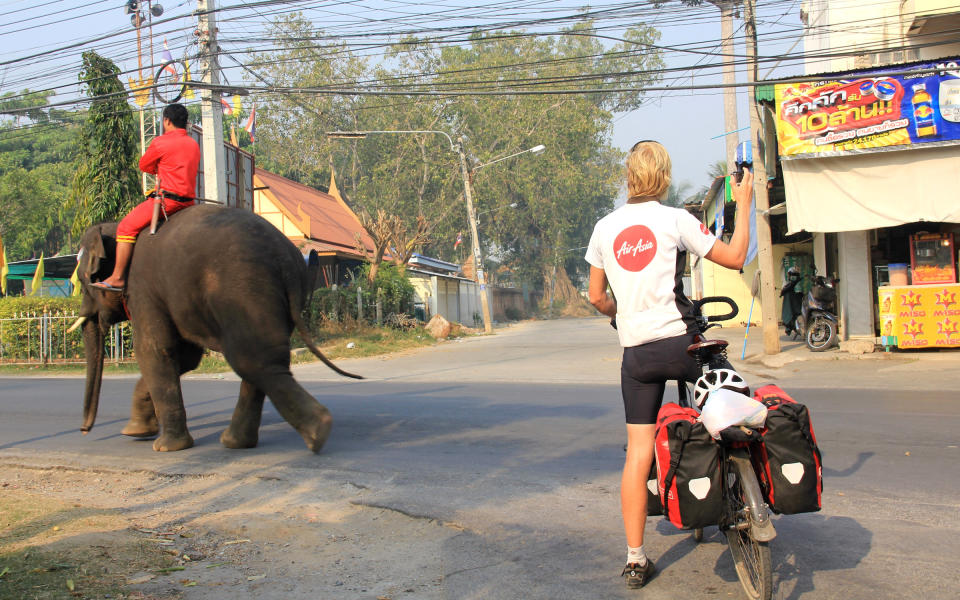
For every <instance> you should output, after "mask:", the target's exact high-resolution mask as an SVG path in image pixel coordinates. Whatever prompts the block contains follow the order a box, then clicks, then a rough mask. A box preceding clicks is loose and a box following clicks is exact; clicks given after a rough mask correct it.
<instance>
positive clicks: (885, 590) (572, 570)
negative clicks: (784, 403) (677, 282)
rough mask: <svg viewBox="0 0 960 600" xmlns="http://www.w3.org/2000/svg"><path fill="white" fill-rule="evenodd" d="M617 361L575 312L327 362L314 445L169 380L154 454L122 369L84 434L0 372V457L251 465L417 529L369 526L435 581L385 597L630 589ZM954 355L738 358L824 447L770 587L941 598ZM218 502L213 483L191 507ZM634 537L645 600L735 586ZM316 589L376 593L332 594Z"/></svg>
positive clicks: (195, 386) (592, 593) (65, 401)
mask: <svg viewBox="0 0 960 600" xmlns="http://www.w3.org/2000/svg"><path fill="white" fill-rule="evenodd" d="M618 354H619V350H618V349H617V347H616V340H615V336H614V335H613V332H612V330H610V329H609V327H608V326H607V325H606V323H605V322H604V321H603V320H602V319H581V320H561V321H550V322H536V323H525V324H522V325H519V326H515V327H512V328H509V329H506V330H501V331H499V332H498V334H497V335H496V336H491V337H484V338H475V339H470V340H466V341H463V342H446V343H443V344H439V345H438V346H436V347H434V348H431V349H428V350H426V351H423V352H418V353H416V354H409V355H405V356H400V357H393V358H390V359H363V360H349V361H343V362H342V364H341V366H343V367H344V368H347V369H348V370H352V371H355V372H359V373H362V374H365V375H368V376H369V377H370V379H369V380H366V381H358V382H354V381H348V380H344V379H340V378H338V377H336V376H335V375H332V374H330V373H329V372H328V371H325V370H324V367H322V366H319V365H306V366H301V367H297V369H296V375H297V378H298V379H299V380H300V381H301V382H302V383H303V384H304V386H305V387H306V388H307V389H308V390H309V391H310V393H312V394H313V395H315V396H316V397H317V399H318V400H319V401H320V402H322V403H324V404H326V405H327V406H328V407H329V408H330V410H331V411H332V413H333V415H334V430H333V435H332V437H331V438H330V441H329V442H328V444H327V446H326V447H325V448H324V450H323V452H322V453H321V454H319V455H313V454H310V453H309V452H308V451H307V450H306V448H305V447H304V445H303V443H302V441H301V440H300V438H299V436H297V435H296V434H295V433H294V432H293V431H292V429H291V428H290V427H289V426H288V425H287V424H286V423H284V422H283V421H282V419H281V418H280V417H279V416H278V414H277V413H276V412H275V411H274V410H273V408H272V407H270V406H268V408H267V409H266V411H265V414H264V420H263V427H262V429H261V437H260V446H259V447H258V448H256V449H253V450H248V451H230V450H226V449H224V448H222V447H221V446H220V445H219V443H218V441H217V440H218V436H219V434H220V432H221V431H222V429H223V428H224V427H225V426H226V424H227V422H228V420H229V418H230V414H231V412H232V410H233V404H234V399H235V397H236V393H237V390H238V384H237V382H236V381H235V380H234V378H233V377H232V376H227V377H226V378H224V379H217V378H212V377H209V376H207V377H194V378H186V379H185V380H184V384H183V389H184V397H185V398H187V411H188V419H189V425H190V428H191V432H192V434H193V436H194V438H195V440H196V442H197V445H196V447H194V448H192V449H190V450H187V451H183V452H178V453H172V454H159V453H155V452H153V451H152V449H151V446H150V443H149V442H147V443H144V442H138V441H134V440H130V439H128V438H125V437H123V436H121V435H120V433H119V431H120V428H121V427H122V426H123V424H124V423H125V422H126V419H127V416H128V402H129V397H130V393H131V391H132V389H133V384H134V379H132V378H110V379H107V380H105V382H104V385H103V394H102V399H101V404H100V414H99V418H98V422H97V426H96V427H95V428H94V430H93V431H92V432H91V433H90V435H87V436H81V435H80V433H79V426H80V420H81V417H80V409H81V398H82V380H80V379H76V378H58V379H30V378H6V379H0V463H4V464H30V465H37V464H47V465H69V466H72V467H76V468H80V469H105V468H110V469H131V470H141V469H144V470H148V471H154V472H158V473H166V474H201V475H202V474H204V473H218V474H221V475H222V474H231V473H232V474H235V475H236V476H237V477H238V478H242V477H250V476H251V475H259V476H269V478H270V479H271V480H272V481H275V482H277V483H276V485H274V489H273V492H272V493H273V494H274V495H275V496H277V497H281V496H284V495H286V496H289V495H290V494H298V495H299V496H302V497H310V498H316V497H324V498H327V499H329V500H330V501H331V502H333V501H343V502H348V503H350V504H351V505H354V506H364V507H374V508H379V509H384V510H386V511H390V513H391V514H392V515H394V516H395V517H399V518H402V519H408V520H415V521H425V522H430V523H435V524H437V525H439V526H437V527H434V528H433V529H431V530H418V532H419V533H417V536H419V537H418V539H417V540H414V539H410V540H403V539H395V538H392V537H391V530H390V527H389V526H386V525H387V522H389V520H386V519H385V521H386V522H385V523H384V525H385V526H386V527H384V528H383V530H381V531H379V532H377V535H376V536H374V537H373V539H374V540H380V541H379V542H376V541H374V543H380V544H393V545H396V547H397V548H398V549H401V550H398V552H402V548H404V546H405V545H406V546H407V547H410V548H416V549H417V552H418V556H416V557H412V556H409V555H407V556H404V555H402V554H398V555H397V556H396V559H397V560H398V561H403V563H404V564H405V567H404V570H405V571H408V572H409V571H411V570H412V571H414V572H419V573H420V574H422V575H424V576H426V575H427V574H430V575H436V576H437V577H436V579H437V580H438V581H439V583H438V585H437V586H436V587H434V588H432V591H429V592H424V593H423V594H422V595H421V596H417V595H416V594H410V595H407V596H403V597H408V598H415V597H424V598H441V597H442V598H552V599H556V598H626V597H635V596H638V595H639V594H637V593H635V592H633V593H631V592H628V591H627V590H626V589H625V588H624V586H623V583H622V581H620V580H619V578H618V577H617V575H618V574H619V569H620V567H621V566H622V564H621V562H622V559H623V557H624V554H625V549H624V546H625V543H624V540H623V534H622V530H621V526H620V520H619V493H618V485H619V474H620V466H621V464H622V459H623V450H622V445H623V443H624V438H625V433H624V429H623V416H622V406H621V403H620V398H619V375H618V371H619V363H618ZM957 363H960V361H951V360H940V361H930V362H924V361H914V360H907V359H892V360H836V361H799V362H794V363H791V364H789V365H787V366H785V367H782V368H780V369H771V368H769V367H764V366H762V365H756V364H746V365H743V370H742V372H743V373H744V374H745V376H747V378H748V380H750V381H751V382H754V383H762V382H766V381H776V382H777V383H779V384H780V385H782V386H783V387H784V388H785V389H787V390H788V391H789V392H790V393H791V394H792V395H793V396H794V398H796V399H797V400H798V401H801V402H804V403H806V404H807V405H808V406H809V407H810V409H811V413H812V417H813V423H814V426H815V429H816V434H817V439H818V441H819V443H820V446H821V449H822V451H823V459H824V479H825V482H824V500H823V505H824V509H823V511H821V512H819V513H815V514H806V515H793V516H784V517H778V518H777V519H776V521H775V523H776V527H777V531H778V537H777V539H776V540H774V541H773V542H772V543H771V548H772V552H773V558H774V581H775V585H776V593H775V596H774V597H775V598H785V599H795V598H843V599H850V600H858V599H867V598H869V599H878V598H880V599H884V598H891V599H892V598H898V599H899V598H903V597H918V598H920V597H922V598H954V597H957V596H958V592H957V590H956V584H955V578H956V575H955V574H956V572H957V571H958V569H960V536H958V533H960V531H958V529H960V510H958V505H960V502H958V499H957V497H958V491H960V448H958V446H960V434H958V428H960V404H958V402H957V399H958V394H957V392H956V391H955V390H957V389H958V388H957V385H958V384H960V381H957V379H958V375H957V372H958V370H957V369H956V368H955V367H956V366H957ZM668 393H671V392H668ZM269 500H270V499H266V498H265V499H264V502H267V501H269ZM233 507H234V506H233V505H232V504H231V499H230V497H229V495H228V494H227V493H226V492H224V494H223V496H222V498H219V499H218V501H217V502H214V503H212V505H211V507H210V510H227V509H230V508H233ZM397 531H401V528H398V529H397ZM403 531H406V529H403ZM648 532H649V534H648V538H647V541H646V548H647V549H648V553H649V554H650V555H651V556H653V557H654V559H655V560H656V563H657V565H658V567H659V568H660V570H661V573H660V574H659V575H658V577H657V578H656V579H654V580H653V581H652V582H651V583H650V584H649V585H648V586H647V587H646V588H644V590H643V591H642V592H641V593H642V595H643V597H644V598H653V599H668V598H681V597H682V598H715V597H731V598H739V597H741V596H742V593H741V591H740V589H739V584H738V583H737V581H736V576H735V574H734V571H733V567H732V563H731V561H730V558H729V554H728V553H727V552H726V546H725V544H724V543H723V541H722V536H721V535H720V534H719V533H718V532H717V531H716V529H712V530H709V529H708V530H707V539H706V540H705V541H704V542H703V543H701V544H696V543H695V542H694V541H693V539H692V536H691V535H690V534H689V533H688V532H682V531H679V530H677V529H675V528H674V527H673V526H671V525H670V524H669V523H665V522H663V520H662V519H660V518H656V519H653V520H652V521H651V524H650V526H648ZM391 547H392V546H391ZM316 560H317V561H322V560H327V559H323V558H320V557H318V558H317V559H316ZM358 564H362V561H361V562H358ZM322 566H323V565H319V564H318V565H317V568H318V570H319V569H320V568H321V567H322ZM388 573H389V571H388ZM387 576H389V575H387ZM361 577H362V574H361ZM380 577H383V575H380ZM317 585H319V583H318V584H317ZM367 587H371V588H372V586H367ZM316 589H317V588H314V589H313V590H312V591H311V593H316V591H315V590H316ZM357 589H358V590H359V588H357ZM301 591H302V590H301ZM200 593H201V592H199V591H198V592H197V594H200ZM234 593H235V592H234ZM295 596H296V597H299V596H297V594H295V593H293V592H291V593H290V594H288V595H287V597H295ZM185 597H186V598H193V597H198V598H199V597H204V598H206V597H211V598H212V597H215V596H200V595H197V596H192V595H189V594H188V595H186V596H185ZM303 597H309V596H307V595H304V596H303ZM314 597H323V596H322V595H321V596H314ZM330 597H338V598H374V597H376V595H371V594H370V593H364V592H362V591H355V592H351V591H349V590H348V589H344V588H340V589H338V590H337V593H336V594H335V595H332V596H330Z"/></svg>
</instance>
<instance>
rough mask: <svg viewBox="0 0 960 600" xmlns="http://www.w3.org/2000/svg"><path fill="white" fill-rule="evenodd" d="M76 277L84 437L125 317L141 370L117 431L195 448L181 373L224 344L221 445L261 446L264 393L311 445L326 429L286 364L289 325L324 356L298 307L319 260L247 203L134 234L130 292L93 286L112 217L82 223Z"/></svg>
mask: <svg viewBox="0 0 960 600" xmlns="http://www.w3.org/2000/svg"><path fill="white" fill-rule="evenodd" d="M80 245H81V250H80V253H79V256H78V257H77V260H78V263H79V268H78V269H77V274H78V276H79V279H80V281H81V282H82V287H83V299H82V302H81V307H80V318H79V319H78V320H77V323H75V325H74V326H75V327H76V326H77V325H81V324H82V326H83V340H84V346H85V350H86V359H87V376H86V389H85V392H84V399H83V427H82V428H81V431H83V433H84V434H86V433H87V432H89V431H90V429H91V428H92V427H93V423H94V421H95V419H96V416H97V407H98V404H99V399H100V384H101V380H102V377H103V359H104V336H105V335H106V333H107V331H108V330H109V327H110V326H111V325H113V324H114V323H119V322H121V321H125V320H127V319H128V318H129V320H130V321H132V322H133V325H134V334H133V345H134V350H135V352H136V357H137V362H138V363H139V365H140V372H141V377H140V380H139V381H137V384H136V387H135V389H134V392H133V406H132V409H131V416H130V422H129V423H127V425H126V426H125V427H124V428H123V432H122V433H123V434H124V435H129V436H132V437H138V438H145V437H154V436H157V434H159V436H158V437H157V438H156V440H155V441H154V442H153V449H154V450H157V451H160V452H167V451H174V450H183V449H184V448H189V447H191V446H192V445H193V438H192V437H191V436H190V433H189V432H188V431H187V419H186V411H185V410H184V405H183V395H182V393H181V389H180V376H181V375H183V374H184V373H186V372H187V371H190V370H192V369H195V368H196V367H197V365H198V364H199V363H200V359H201V357H202V355H203V350H204V348H210V349H211V350H216V351H218V352H221V353H222V354H223V356H224V358H225V359H226V361H227V362H228V363H229V364H230V367H231V368H233V370H234V371H236V373H237V374H238V375H239V376H240V377H241V378H242V380H243V381H242V383H241V384H240V397H239V399H238V400H237V406H236V409H235V410H234V412H233V418H232V419H231V421H230V425H229V426H228V427H227V429H226V430H225V431H224V432H223V434H222V435H221V436H220V442H221V443H222V444H223V445H224V446H226V447H228V448H252V447H254V446H256V445H257V440H258V435H259V428H260V417H261V414H262V410H263V401H264V395H266V396H269V397H270V400H271V401H272V402H273V404H274V406H276V408H277V411H278V412H279V413H280V415H281V416H283V418H284V419H285V420H286V421H287V422H288V423H290V425H292V426H293V428H294V429H296V430H297V432H299V433H300V435H301V436H303V439H304V440H305V441H306V443H307V447H308V448H310V449H311V450H313V451H314V452H319V451H320V449H321V448H322V447H323V444H324V442H326V440H327V437H328V436H329V433H330V427H331V425H332V418H331V416H330V411H328V410H327V408H326V407H324V406H323V405H321V404H320V403H319V402H317V401H316V400H315V399H314V398H313V397H312V396H311V395H310V394H308V393H307V391H306V390H304V389H303V388H302V387H301V386H300V384H298V383H297V382H296V380H294V378H293V374H292V373H291V372H290V335H291V334H292V332H293V330H294V329H296V330H297V331H298V332H299V333H300V336H301V338H303V340H304V342H305V343H306V344H307V346H308V347H309V348H310V350H311V351H312V352H313V353H314V354H316V355H317V357H319V358H320V359H321V360H322V361H323V362H324V363H326V364H327V365H328V366H329V367H330V368H332V369H333V370H334V371H336V372H337V373H340V374H341V375H344V376H347V377H354V378H357V379H362V377H360V376H358V375H353V374H351V373H347V372H346V371H343V370H341V369H340V368H338V367H336V366H335V365H334V364H333V363H331V362H330V361H329V360H327V358H326V357H325V356H324V355H323V354H322V353H321V352H320V351H319V350H318V349H317V347H316V344H314V342H313V341H312V340H311V337H310V335H309V333H308V331H307V329H306V327H305V326H304V324H303V320H302V318H301V314H300V313H301V310H302V309H303V307H304V305H305V303H306V302H307V300H308V298H309V295H310V294H311V292H312V290H313V282H314V281H315V280H316V273H317V269H318V261H317V260H316V254H315V253H311V255H310V261H309V262H310V264H309V265H308V264H307V263H306V262H305V261H304V258H303V256H302V255H301V254H300V251H299V250H298V249H297V248H296V247H295V246H294V245H293V243H292V242H291V241H290V240H289V239H287V237H286V236H284V235H283V234H282V233H281V232H280V231H279V230H278V229H277V228H276V227H274V226H273V225H271V224H270V223H269V222H267V221H266V220H265V219H263V218H262V217H260V216H259V215H256V214H254V213H252V212H250V211H248V210H243V209H239V208H222V207H218V206H212V205H201V206H195V207H191V208H189V209H186V210H183V211H180V212H178V213H177V214H174V215H171V216H170V218H169V220H168V221H167V222H166V223H164V224H163V226H162V227H160V228H159V230H158V231H157V233H156V234H155V235H151V234H150V233H148V232H146V231H145V232H144V233H143V234H141V235H140V237H139V238H138V240H137V243H136V246H135V249H134V253H133V259H132V261H131V263H130V270H129V274H128V276H127V284H126V290H125V291H124V292H123V293H119V292H115V291H105V290H101V289H100V288H97V287H95V286H93V285H91V284H92V283H95V282H97V281H102V280H103V279H106V278H107V277H108V276H109V275H110V273H111V272H112V271H113V266H114V261H113V257H114V255H115V249H116V224H115V223H103V224H100V225H94V226H92V227H90V228H89V229H88V230H87V231H86V233H84V235H83V239H82V240H81V243H80Z"/></svg>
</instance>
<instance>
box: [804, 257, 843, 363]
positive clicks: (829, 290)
mask: <svg viewBox="0 0 960 600" xmlns="http://www.w3.org/2000/svg"><path fill="white" fill-rule="evenodd" d="M837 281H838V280H836V279H834V278H832V277H823V276H821V275H817V276H816V277H814V279H813V286H812V287H811V288H810V291H809V292H807V295H806V296H804V298H803V305H802V307H801V311H800V319H801V320H802V326H803V329H802V331H803V332H804V341H806V343H807V348H809V349H810V350H811V351H813V352H823V351H824V350H826V349H828V348H831V347H833V346H835V345H836V344H837V328H838V319H837Z"/></svg>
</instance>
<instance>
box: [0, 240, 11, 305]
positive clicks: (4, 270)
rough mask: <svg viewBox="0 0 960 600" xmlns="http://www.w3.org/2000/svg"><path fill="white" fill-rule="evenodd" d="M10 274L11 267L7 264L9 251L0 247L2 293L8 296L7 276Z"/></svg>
mask: <svg viewBox="0 0 960 600" xmlns="http://www.w3.org/2000/svg"><path fill="white" fill-rule="evenodd" d="M9 274H10V266H9V265H8V264H7V251H6V249H5V248H4V247H3V246H2V245H0V292H3V295H4V296H6V295H7V275H9Z"/></svg>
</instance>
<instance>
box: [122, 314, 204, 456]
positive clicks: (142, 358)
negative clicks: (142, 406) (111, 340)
mask: <svg viewBox="0 0 960 600" xmlns="http://www.w3.org/2000/svg"><path fill="white" fill-rule="evenodd" d="M143 323H146V324H143ZM137 325H138V329H136V333H135V334H134V347H135V349H136V351H137V362H138V363H139V364H140V372H141V373H142V374H143V379H144V381H146V383H147V388H148V390H149V392H150V398H152V399H153V408H154V410H155V411H156V415H157V420H158V421H159V423H160V437H158V438H157V439H156V440H154V442H153V449H154V450H156V451H158V452H173V451H175V450H183V449H185V448H190V447H191V446H193V438H192V437H191V436H190V432H189V431H187V413H186V410H184V407H183V395H182V393H181V390H180V373H181V370H180V358H181V350H182V342H181V340H179V339H178V337H179V336H178V335H177V333H176V331H175V329H174V328H173V327H172V325H167V324H166V323H165V322H164V321H162V320H160V319H157V318H156V316H155V315H154V319H152V320H150V319H140V320H139V321H138V323H137Z"/></svg>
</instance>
